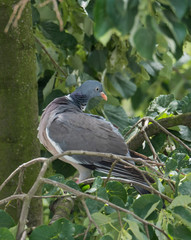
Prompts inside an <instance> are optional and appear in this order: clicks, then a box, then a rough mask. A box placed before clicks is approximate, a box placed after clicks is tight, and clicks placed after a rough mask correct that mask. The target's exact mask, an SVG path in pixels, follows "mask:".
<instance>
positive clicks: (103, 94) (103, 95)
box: [100, 92, 107, 101]
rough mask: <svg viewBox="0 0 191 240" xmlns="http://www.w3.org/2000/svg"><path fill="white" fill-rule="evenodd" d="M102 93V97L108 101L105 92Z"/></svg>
mask: <svg viewBox="0 0 191 240" xmlns="http://www.w3.org/2000/svg"><path fill="white" fill-rule="evenodd" d="M100 95H101V97H102V98H103V99H104V100H105V101H107V96H106V95H105V93H104V92H101V93H100Z"/></svg>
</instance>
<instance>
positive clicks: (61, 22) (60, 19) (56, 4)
mask: <svg viewBox="0 0 191 240" xmlns="http://www.w3.org/2000/svg"><path fill="white" fill-rule="evenodd" d="M52 3H53V6H54V8H53V9H54V11H55V13H56V17H57V19H58V22H59V25H60V31H63V28H64V23H63V20H62V17H61V15H60V11H59V9H58V3H57V1H56V0H52Z"/></svg>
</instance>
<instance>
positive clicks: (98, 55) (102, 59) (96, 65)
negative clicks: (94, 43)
mask: <svg viewBox="0 0 191 240" xmlns="http://www.w3.org/2000/svg"><path fill="white" fill-rule="evenodd" d="M106 60H107V52H106V51H105V50H99V51H98V50H94V51H92V52H91V53H90V55H89V56H88V65H89V67H90V68H91V69H94V70H95V71H98V72H102V71H103V70H104V69H105V67H106V66H105V64H106Z"/></svg>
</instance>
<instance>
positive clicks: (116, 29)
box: [0, 0, 191, 240]
mask: <svg viewBox="0 0 191 240" xmlns="http://www.w3.org/2000/svg"><path fill="white" fill-rule="evenodd" d="M42 2H43V1H42V0H41V1H40V0H33V1H32V10H33V25H34V36H35V38H36V49H37V51H36V56H37V79H38V85H39V115H41V113H42V109H43V108H44V107H45V106H46V105H47V104H48V103H49V102H50V101H51V100H52V99H54V98H55V97H59V96H62V95H63V94H68V93H70V92H71V91H73V90H75V88H76V87H77V86H78V85H79V84H80V83H81V82H83V81H85V80H88V79H98V80H100V81H101V82H102V83H103V85H104V87H105V91H106V93H107V95H108V102H107V103H103V102H98V101H97V100H94V101H92V102H90V104H89V106H88V109H87V111H88V112H89V111H91V112H92V113H94V114H98V115H102V116H104V117H106V118H107V119H108V120H109V121H111V122H112V123H113V124H115V125H116V126H118V127H119V130H120V131H121V133H122V134H124V135H125V134H126V133H127V131H128V130H129V129H130V128H131V127H132V126H133V125H134V124H135V123H136V122H137V121H138V120H139V119H140V117H143V116H146V115H147V116H149V117H151V118H153V119H155V120H161V119H166V121H171V119H173V118H174V117H176V116H178V115H181V114H185V116H188V115H186V114H189V113H190V112H191V94H190V89H191V79H190V76H191V57H190V55H191V35H190V33H191V25H190V22H191V2H190V1H189V0H181V1H179V0H158V1H154V0H150V1H148V0H129V1H125V0H90V1H88V0H87V1H82V0H79V1H76V0H64V1H60V2H59V4H58V6H59V11H60V13H61V16H62V19H63V26H64V30H63V31H60V26H59V22H58V19H57V16H56V12H55V11H54V10H53V5H52V2H50V3H49V4H46V5H45V6H43V7H40V6H39V4H40V3H42ZM47 52H48V54H47ZM183 116H184V115H183ZM189 116H190V115H189ZM190 118H191V117H190ZM185 119H186V117H185ZM190 127H191V123H189V122H184V121H182V122H178V123H177V124H174V125H173V126H171V127H170V128H169V129H168V130H169V131H170V132H171V133H173V134H174V135H176V136H177V137H178V138H179V139H181V140H182V141H183V142H184V143H185V144H186V145H187V146H190V147H191V129H190ZM138 132H139V130H138V128H135V130H134V131H133V134H135V133H138ZM125 138H126V139H127V141H131V138H132V134H131V135H130V136H129V135H128V136H125ZM150 140H151V143H152V145H153V146H154V148H155V151H156V153H157V154H158V158H159V160H160V161H161V162H162V163H164V164H165V167H164V168H162V167H160V171H161V177H159V176H157V174H156V173H155V172H152V171H151V170H150V169H149V168H146V170H147V171H148V172H150V174H153V175H152V176H153V177H154V178H155V180H156V183H155V184H153V186H154V188H155V189H157V190H158V191H159V192H160V193H162V194H164V195H166V196H167V197H169V198H171V199H172V202H171V203H169V202H168V201H166V200H165V201H164V202H165V205H166V208H164V206H163V201H162V200H161V198H160V197H159V196H157V195H154V194H148V195H143V196H140V197H139V198H138V193H137V192H136V191H135V190H134V189H133V188H132V187H130V186H129V185H127V184H122V183H120V182H117V181H109V182H107V184H106V185H104V182H103V180H102V179H101V178H100V176H98V177H97V178H96V179H95V181H94V183H93V185H85V186H80V187H79V186H78V185H77V184H76V183H75V182H74V181H72V180H67V178H68V177H71V176H73V174H74V169H73V168H72V167H71V166H69V165H67V164H64V163H61V162H60V161H59V160H57V161H55V162H54V163H53V171H54V172H53V173H52V176H51V179H53V180H55V181H59V182H62V183H65V184H67V185H69V186H71V187H73V188H75V189H77V190H79V191H82V192H86V193H89V194H91V195H93V196H98V197H100V198H103V199H105V200H108V201H109V202H111V203H114V204H116V205H117V206H119V207H121V208H124V209H127V210H130V211H132V212H134V213H135V214H136V215H137V216H139V217H140V218H142V219H144V220H146V221H148V222H149V223H152V224H154V225H155V226H157V227H158V228H160V229H162V230H163V231H164V232H165V233H166V234H167V235H168V236H169V239H174V240H176V239H177V240H178V239H181V240H187V239H190V236H191V210H190V207H191V190H190V189H191V173H190V172H191V161H190V156H191V153H190V152H189V151H188V150H187V149H186V148H185V147H184V146H182V144H181V143H180V142H179V141H177V140H175V139H174V138H173V137H170V136H167V135H166V134H165V133H161V132H160V133H159V131H158V133H157V134H156V135H155V136H150ZM135 150H137V151H139V152H141V153H143V154H145V155H146V156H148V157H150V158H151V159H152V158H153V157H152V151H151V149H150V147H149V145H148V144H144V145H142V144H140V146H139V147H138V148H137V149H135ZM42 154H43V155H45V156H48V155H47V153H46V152H45V151H44V150H42ZM155 168H156V170H158V168H157V167H155ZM94 176H97V174H96V173H95V175H94ZM164 178H165V179H167V178H170V179H171V180H172V181H173V183H174V184H173V185H174V191H173V190H172V188H171V187H170V186H169V184H168V181H166V180H165V179H164ZM43 194H44V195H55V194H60V195H62V194H63V191H62V190H60V188H57V187H53V186H50V185H46V186H44V189H43ZM53 200H55V199H48V200H47V199H46V200H43V201H44V208H45V211H44V219H45V225H43V226H40V227H37V228H36V229H35V230H34V231H33V232H32V234H31V235H30V236H29V239H30V240H40V239H41V240H48V239H69V240H72V239H79V240H80V239H83V238H84V234H82V233H84V232H85V230H86V229H87V228H88V227H89V219H88V217H87V216H86V213H85V211H84V209H83V207H82V206H80V204H79V203H78V201H75V203H76V204H75V207H74V209H73V212H72V213H71V214H69V217H68V218H67V219H66V218H61V217H60V219H58V220H57V221H55V222H54V223H53V224H51V225H47V224H48V222H49V220H50V219H51V213H50V214H49V210H48V206H49V204H50V203H51V202H52V201H53ZM85 201H86V205H87V207H88V209H89V211H90V214H91V216H92V218H93V219H94V221H95V223H96V224H97V226H98V227H99V229H100V230H101V232H102V233H103V236H101V235H100V234H99V232H98V229H97V228H96V227H95V225H94V224H92V225H91V227H90V228H89V232H88V234H87V238H86V239H90V240H92V239H96V240H97V239H99V240H112V239H113V240H116V239H132V240H136V239H137V240H146V239H152V240H157V239H160V240H163V239H167V238H166V236H165V235H164V234H163V233H161V232H159V231H158V230H156V229H155V228H153V227H151V226H148V229H147V228H146V227H145V226H144V224H143V223H141V222H139V221H138V220H137V219H135V218H134V217H133V216H131V215H129V214H127V213H125V212H123V211H120V212H119V211H116V210H115V209H114V208H112V207H111V206H109V205H107V204H104V203H103V202H99V201H97V200H93V199H88V198H87V199H86V200H85ZM1 218H2V219H4V221H0V227H1V228H0V239H1V237H2V236H3V237H4V238H3V237H2V239H14V237H13V236H12V234H11V233H10V232H12V233H13V235H14V232H15V228H14V227H13V226H14V223H13V221H12V219H11V218H10V217H9V216H8V215H7V214H6V213H5V212H0V219H1ZM5 222H6V224H5ZM7 228H9V229H10V231H9V230H8V229H7ZM80 233H81V235H80Z"/></svg>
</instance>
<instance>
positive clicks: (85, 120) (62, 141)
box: [38, 81, 152, 193]
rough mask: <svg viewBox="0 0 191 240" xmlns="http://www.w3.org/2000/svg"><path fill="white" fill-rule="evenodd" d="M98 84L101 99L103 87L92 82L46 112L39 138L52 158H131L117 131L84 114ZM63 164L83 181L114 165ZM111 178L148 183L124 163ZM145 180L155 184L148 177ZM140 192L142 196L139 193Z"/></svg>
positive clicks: (81, 160)
mask: <svg viewBox="0 0 191 240" xmlns="http://www.w3.org/2000/svg"><path fill="white" fill-rule="evenodd" d="M87 82H89V81H87ZM96 83H98V86H99V91H98V90H96V92H98V93H94V94H93V97H94V96H96V94H97V95H100V94H101V93H102V92H103V89H102V86H101V85H100V83H99V82H97V81H94V82H93V83H92V82H89V83H86V88H85V89H84V88H83V87H81V89H80V91H79V92H78V91H77V92H76V94H75V92H74V93H72V94H70V95H69V96H68V97H60V98H57V99H55V100H54V101H52V102H51V103H50V104H49V105H48V106H47V107H46V109H45V110H44V112H43V114H42V117H41V121H40V124H39V133H38V137H39V139H40V142H41V143H42V144H43V145H44V146H45V147H46V148H47V149H48V151H49V152H51V153H52V154H53V155H55V154H58V153H61V152H64V151H66V150H84V151H94V152H103V153H113V154H119V155H124V156H125V155H127V154H128V148H127V145H126V144H125V141H124V139H123V137H122V136H121V134H120V133H119V132H118V130H117V128H115V127H114V126H113V125H112V124H111V123H110V122H108V121H106V120H105V119H104V118H102V117H99V116H95V115H92V114H86V113H84V112H83V111H82V110H81V109H82V105H86V104H87V102H88V100H89V99H91V98H92V95H91V92H90V91H93V89H94V90H95V86H96ZM92 84H93V86H92ZM94 85H95V86H94ZM82 86H83V85H82ZM87 86H89V87H87ZM82 92H83V95H84V94H85V93H86V92H88V94H89V95H88V94H87V95H86V97H84V96H80V94H82ZM79 96H80V97H79ZM87 96H88V97H87ZM82 99H84V102H83V101H82ZM64 160H65V161H66V162H69V163H70V164H71V165H73V166H74V167H75V168H76V169H77V170H78V171H79V173H80V176H79V180H80V181H82V180H83V179H85V178H88V177H90V175H91V171H92V170H97V171H100V172H104V173H108V172H109V170H110V168H111V165H112V162H113V160H112V159H109V158H103V157H93V156H83V155H73V156H72V157H65V158H64ZM112 175H113V176H116V177H122V178H126V179H128V180H133V181H136V182H140V183H143V184H144V183H145V180H144V178H143V176H142V175H141V174H140V173H139V172H138V171H136V170H135V169H133V168H125V167H124V165H123V164H121V163H117V164H116V166H115V168H114V170H113V172H112ZM146 177H147V178H148V179H149V180H150V181H152V180H151V178H149V176H146ZM145 184H146V183H145ZM138 191H139V192H141V190H139V189H138ZM141 193H142V192H141ZM143 193H144V191H143Z"/></svg>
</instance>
